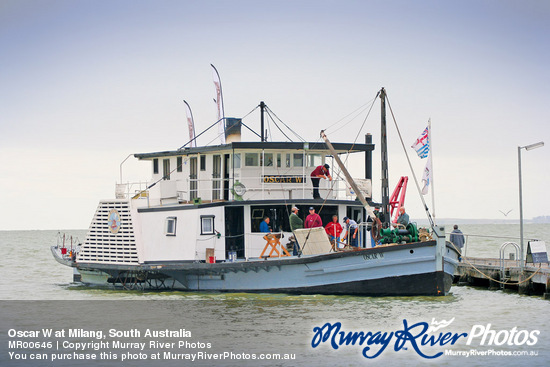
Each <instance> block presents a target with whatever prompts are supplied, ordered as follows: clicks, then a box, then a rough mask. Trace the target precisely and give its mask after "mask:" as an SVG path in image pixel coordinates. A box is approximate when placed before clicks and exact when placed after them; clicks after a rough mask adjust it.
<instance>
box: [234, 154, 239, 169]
mask: <svg viewBox="0 0 550 367" xmlns="http://www.w3.org/2000/svg"><path fill="white" fill-rule="evenodd" d="M233 168H241V153H235V154H233Z"/></svg>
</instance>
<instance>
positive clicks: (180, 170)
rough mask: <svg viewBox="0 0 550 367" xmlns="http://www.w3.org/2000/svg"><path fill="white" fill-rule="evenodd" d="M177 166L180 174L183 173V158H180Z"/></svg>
mask: <svg viewBox="0 0 550 367" xmlns="http://www.w3.org/2000/svg"><path fill="white" fill-rule="evenodd" d="M177 165H178V172H183V157H178V161H177Z"/></svg>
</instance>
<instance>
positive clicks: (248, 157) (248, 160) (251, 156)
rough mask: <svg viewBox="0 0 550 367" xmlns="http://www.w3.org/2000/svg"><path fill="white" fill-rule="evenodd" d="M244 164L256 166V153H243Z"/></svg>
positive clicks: (257, 161)
mask: <svg viewBox="0 0 550 367" xmlns="http://www.w3.org/2000/svg"><path fill="white" fill-rule="evenodd" d="M244 165H245V166H246V167H257V166H258V165H259V160H258V153H245V154H244Z"/></svg>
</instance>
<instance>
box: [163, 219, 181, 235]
mask: <svg viewBox="0 0 550 367" xmlns="http://www.w3.org/2000/svg"><path fill="white" fill-rule="evenodd" d="M177 220H178V218H176V217H168V218H166V222H165V225H164V234H165V235H167V236H175V235H176V223H177Z"/></svg>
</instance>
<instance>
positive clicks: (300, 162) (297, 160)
mask: <svg viewBox="0 0 550 367" xmlns="http://www.w3.org/2000/svg"><path fill="white" fill-rule="evenodd" d="M292 165H293V166H294V167H303V166H304V155H303V154H301V153H294V154H293V155H292Z"/></svg>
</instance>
